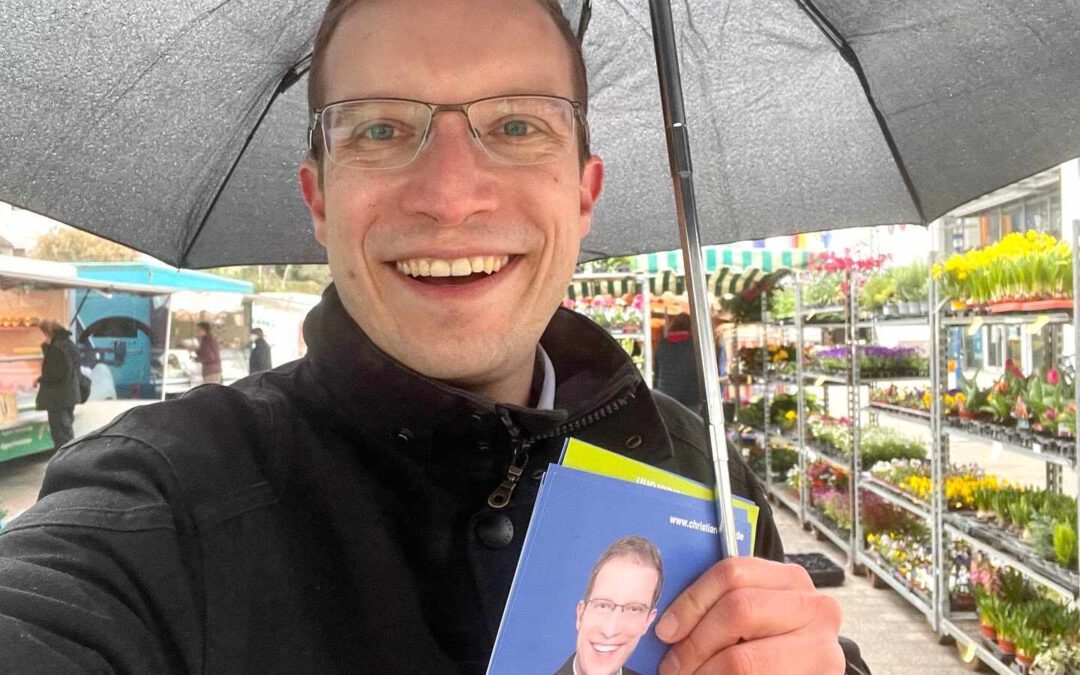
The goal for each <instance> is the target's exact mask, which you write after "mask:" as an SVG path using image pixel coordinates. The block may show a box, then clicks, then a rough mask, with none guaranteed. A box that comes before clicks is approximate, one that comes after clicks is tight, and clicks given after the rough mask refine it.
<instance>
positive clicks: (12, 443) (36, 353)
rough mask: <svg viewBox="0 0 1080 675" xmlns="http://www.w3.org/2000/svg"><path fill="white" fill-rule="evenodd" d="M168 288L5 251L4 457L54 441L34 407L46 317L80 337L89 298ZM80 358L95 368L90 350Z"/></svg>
mask: <svg viewBox="0 0 1080 675" xmlns="http://www.w3.org/2000/svg"><path fill="white" fill-rule="evenodd" d="M169 292H170V290H169V289H167V288H162V287H157V286H152V285H148V284H124V283H108V282H101V281H93V280H86V279H80V278H79V276H78V270H77V268H76V267H75V266H73V265H68V264H63V263H51V262H44V261H40V260H30V259H26V258H18V257H12V256H0V462H3V461H7V460H10V459H14V458H16V457H21V456H23V455H28V454H32V453H36V452H41V451H44V450H49V449H51V448H52V445H53V444H52V438H51V436H50V435H49V427H48V421H47V419H46V415H45V413H44V412H41V411H36V410H35V409H34V399H35V396H36V394H37V385H36V380H37V378H38V377H39V376H40V375H41V361H42V355H41V341H42V335H41V332H40V330H39V328H38V326H39V325H40V324H41V322H42V321H43V320H45V319H52V320H55V321H60V322H62V323H63V324H64V325H66V326H72V328H73V332H74V333H75V338H76V341H78V338H79V335H78V332H79V331H78V328H79V326H78V324H79V321H78V320H79V318H80V314H79V313H80V311H82V309H83V308H84V307H85V305H86V303H87V302H89V298H100V299H106V300H107V299H111V298H114V297H115V296H116V295H118V294H128V295H132V296H137V297H141V298H155V297H157V298H167V297H168V293H169ZM73 324H74V325H73ZM80 358H81V360H83V364H82V365H83V366H85V367H86V368H87V370H88V371H90V372H91V374H92V370H93V368H92V366H93V364H91V363H89V362H87V361H86V358H87V354H86V353H85V352H81V357H80ZM92 395H93V394H92ZM76 414H78V411H77V412H76Z"/></svg>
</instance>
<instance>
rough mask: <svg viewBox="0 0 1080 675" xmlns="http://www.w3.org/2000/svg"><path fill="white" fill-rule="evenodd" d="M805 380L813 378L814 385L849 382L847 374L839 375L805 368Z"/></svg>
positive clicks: (844, 383)
mask: <svg viewBox="0 0 1080 675" xmlns="http://www.w3.org/2000/svg"><path fill="white" fill-rule="evenodd" d="M802 378H803V381H807V380H813V381H814V386H818V387H820V386H821V385H823V384H834V385H846V384H847V383H848V380H847V377H846V376H845V375H839V374H836V373H819V372H816V371H813V370H803V374H802Z"/></svg>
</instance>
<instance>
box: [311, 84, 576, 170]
mask: <svg viewBox="0 0 1080 675" xmlns="http://www.w3.org/2000/svg"><path fill="white" fill-rule="evenodd" d="M440 111H448V112H460V113H461V114H463V115H465V117H466V119H467V120H468V122H469V131H470V132H471V133H472V136H473V138H474V139H475V140H476V141H477V143H479V144H480V147H482V148H483V149H484V152H486V153H487V154H488V156H489V157H491V158H492V159H494V160H496V161H498V162H503V163H506V164H543V163H544V162H551V161H554V160H555V159H558V158H559V157H561V156H563V155H565V154H566V153H567V152H569V150H570V149H571V148H573V147H575V146H576V145H577V140H578V134H579V133H580V135H581V137H582V138H581V141H582V143H583V144H584V146H587V145H588V143H589V130H588V125H587V124H586V122H585V116H584V113H583V112H582V109H581V104H580V103H578V102H577V101H571V100H569V99H565V98H561V97H558V96H496V97H492V98H483V99H479V100H477V101H471V102H469V103H456V104H447V105H442V104H435V103H425V102H423V101H413V100H409V99H397V98H384V99H356V100H352V101H339V102H337V103H331V104H329V105H327V106H325V107H323V108H319V109H317V110H315V111H313V112H312V114H311V120H310V122H309V125H308V148H309V149H310V150H311V151H312V152H313V153H316V154H317V152H318V148H317V147H316V144H315V141H316V136H315V132H316V127H319V128H321V131H322V143H323V147H324V148H325V149H326V153H327V156H328V157H329V158H330V161H331V162H333V163H334V164H337V165H339V166H345V167H355V168H361V169H396V168H400V167H403V166H406V165H407V164H409V163H411V162H412V161H413V160H414V159H416V157H417V156H418V155H419V154H420V150H422V149H423V147H424V145H425V144H426V143H427V141H428V140H429V138H430V137H431V121H432V120H433V119H434V118H435V115H436V114H438V113H439V112H440ZM579 130H580V131H579Z"/></svg>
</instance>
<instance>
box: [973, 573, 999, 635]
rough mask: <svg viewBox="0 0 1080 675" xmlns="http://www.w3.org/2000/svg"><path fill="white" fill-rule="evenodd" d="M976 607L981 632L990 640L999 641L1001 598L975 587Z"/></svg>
mask: <svg viewBox="0 0 1080 675" xmlns="http://www.w3.org/2000/svg"><path fill="white" fill-rule="evenodd" d="M975 607H976V608H977V611H978V613H979V633H980V634H981V635H982V636H983V637H984V638H986V639H987V640H989V641H990V642H994V643H996V642H997V637H998V635H997V625H998V623H999V622H1000V621H1001V611H1002V604H1001V598H998V597H997V596H995V595H993V594H992V593H990V592H988V591H986V590H984V589H983V588H982V587H981V586H976V587H975Z"/></svg>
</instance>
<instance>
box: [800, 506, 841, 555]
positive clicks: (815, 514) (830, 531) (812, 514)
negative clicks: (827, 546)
mask: <svg viewBox="0 0 1080 675" xmlns="http://www.w3.org/2000/svg"><path fill="white" fill-rule="evenodd" d="M806 522H808V523H810V524H811V525H812V526H813V527H814V529H815V530H817V531H818V532H819V533H821V534H822V535H823V536H824V537H825V538H826V539H828V540H829V541H831V542H832V543H833V544H835V545H836V547H837V548H839V549H840V550H841V551H843V552H844V553H845V554H846V555H848V556H850V555H851V544H850V539H851V533H850V532H846V531H844V530H841V529H840V528H839V527H837V526H836V524H835V523H834V522H832V520H830V519H829V518H827V517H826V516H825V514H824V513H822V512H821V511H820V510H819V509H818V508H817V507H816V506H814V505H813V504H807V505H806Z"/></svg>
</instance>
